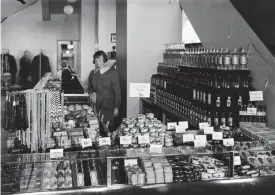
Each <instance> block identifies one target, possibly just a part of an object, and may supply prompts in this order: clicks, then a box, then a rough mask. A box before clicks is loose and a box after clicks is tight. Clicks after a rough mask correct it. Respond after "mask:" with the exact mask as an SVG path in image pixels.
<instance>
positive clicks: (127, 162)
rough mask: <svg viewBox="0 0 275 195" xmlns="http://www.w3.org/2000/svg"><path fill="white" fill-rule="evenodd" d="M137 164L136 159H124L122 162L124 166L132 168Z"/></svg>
mask: <svg viewBox="0 0 275 195" xmlns="http://www.w3.org/2000/svg"><path fill="white" fill-rule="evenodd" d="M137 164H138V161H137V159H125V160H124V166H134V165H137Z"/></svg>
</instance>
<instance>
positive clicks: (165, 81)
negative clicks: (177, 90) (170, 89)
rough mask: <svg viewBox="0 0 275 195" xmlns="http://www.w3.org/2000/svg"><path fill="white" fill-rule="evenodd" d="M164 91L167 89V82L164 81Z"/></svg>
mask: <svg viewBox="0 0 275 195" xmlns="http://www.w3.org/2000/svg"><path fill="white" fill-rule="evenodd" d="M163 87H164V89H166V81H164V85H163Z"/></svg>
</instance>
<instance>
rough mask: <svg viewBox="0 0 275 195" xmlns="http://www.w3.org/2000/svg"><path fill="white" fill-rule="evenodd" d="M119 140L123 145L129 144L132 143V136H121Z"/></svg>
mask: <svg viewBox="0 0 275 195" xmlns="http://www.w3.org/2000/svg"><path fill="white" fill-rule="evenodd" d="M119 140H120V144H122V145H129V144H131V143H132V137H131V136H120V138H119Z"/></svg>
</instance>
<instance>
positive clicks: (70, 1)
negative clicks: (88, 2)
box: [67, 0, 77, 3]
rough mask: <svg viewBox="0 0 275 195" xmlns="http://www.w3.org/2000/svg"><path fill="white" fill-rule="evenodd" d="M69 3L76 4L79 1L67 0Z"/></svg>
mask: <svg viewBox="0 0 275 195" xmlns="http://www.w3.org/2000/svg"><path fill="white" fill-rule="evenodd" d="M67 1H68V2H69V3H75V2H76V1H77V0H67Z"/></svg>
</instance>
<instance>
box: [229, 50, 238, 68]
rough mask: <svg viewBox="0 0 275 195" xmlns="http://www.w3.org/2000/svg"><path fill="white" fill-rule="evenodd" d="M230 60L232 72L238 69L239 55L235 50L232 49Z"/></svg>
mask: <svg viewBox="0 0 275 195" xmlns="http://www.w3.org/2000/svg"><path fill="white" fill-rule="evenodd" d="M231 59H232V60H231V64H232V69H233V70H237V69H239V55H238V51H237V48H234V50H233V53H232V57H231Z"/></svg>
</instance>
